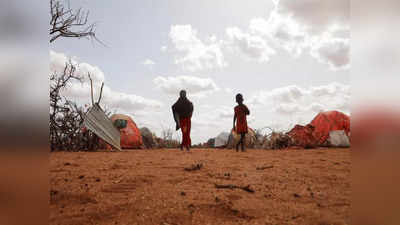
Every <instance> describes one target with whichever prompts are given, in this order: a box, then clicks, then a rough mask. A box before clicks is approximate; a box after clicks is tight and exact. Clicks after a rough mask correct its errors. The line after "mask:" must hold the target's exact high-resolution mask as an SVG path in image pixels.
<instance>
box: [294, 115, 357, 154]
mask: <svg viewBox="0 0 400 225" xmlns="http://www.w3.org/2000/svg"><path fill="white" fill-rule="evenodd" d="M340 130H343V132H344V134H345V135H346V136H347V137H349V135H350V117H349V116H347V115H346V114H344V113H342V112H338V111H327V112H320V113H318V115H317V116H315V117H314V119H313V120H312V121H311V123H309V124H308V125H306V126H301V125H296V126H295V127H294V128H293V129H292V130H290V131H289V132H288V133H287V134H288V135H289V136H290V137H291V139H292V144H293V145H296V146H301V147H304V148H312V147H316V146H329V145H330V143H329V142H328V138H329V135H330V132H332V131H340ZM333 135H334V137H332V138H338V137H337V136H338V135H340V134H336V133H333ZM340 138H342V137H340ZM336 141H337V140H335V143H336Z"/></svg>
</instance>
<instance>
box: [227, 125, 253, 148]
mask: <svg viewBox="0 0 400 225" xmlns="http://www.w3.org/2000/svg"><path fill="white" fill-rule="evenodd" d="M247 129H248V132H247V134H246V137H245V144H246V147H249V148H252V147H254V145H255V143H256V133H255V132H254V130H253V129H251V128H250V127H249V128H247ZM239 140H240V134H238V133H236V131H235V130H233V129H232V130H231V133H230V135H229V140H228V144H227V148H235V147H236V144H237V143H238V142H239Z"/></svg>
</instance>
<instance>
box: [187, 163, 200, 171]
mask: <svg viewBox="0 0 400 225" xmlns="http://www.w3.org/2000/svg"><path fill="white" fill-rule="evenodd" d="M202 167H203V164H201V163H200V164H193V165H192V166H191V167H186V168H185V169H184V170H185V171H195V170H200V169H201V168H202Z"/></svg>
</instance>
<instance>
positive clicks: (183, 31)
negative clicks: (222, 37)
mask: <svg viewBox="0 0 400 225" xmlns="http://www.w3.org/2000/svg"><path fill="white" fill-rule="evenodd" d="M169 37H170V39H171V41H172V43H173V44H174V46H175V49H176V50H177V52H179V53H181V54H182V55H181V56H178V57H176V59H175V63H176V64H178V65H181V66H182V68H183V69H184V70H185V71H190V72H193V71H199V70H206V69H214V68H223V67H226V66H227V63H226V62H225V59H224V54H223V52H222V50H221V42H219V41H217V40H216V37H214V36H212V37H210V38H208V40H206V42H203V41H201V40H200V39H199V38H198V37H197V31H196V30H195V29H193V28H192V26H191V25H173V26H171V30H170V33H169Z"/></svg>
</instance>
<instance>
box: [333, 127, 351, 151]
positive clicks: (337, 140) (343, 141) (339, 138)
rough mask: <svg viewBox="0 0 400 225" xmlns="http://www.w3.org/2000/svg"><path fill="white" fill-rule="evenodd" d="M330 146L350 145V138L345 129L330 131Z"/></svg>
mask: <svg viewBox="0 0 400 225" xmlns="http://www.w3.org/2000/svg"><path fill="white" fill-rule="evenodd" d="M327 143H328V145H329V146H333V147H350V139H349V137H348V136H347V134H346V132H345V131H344V130H333V131H331V132H329V137H328V140H327Z"/></svg>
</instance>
